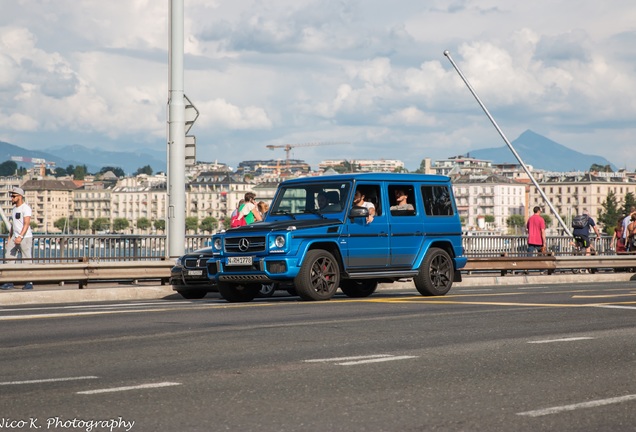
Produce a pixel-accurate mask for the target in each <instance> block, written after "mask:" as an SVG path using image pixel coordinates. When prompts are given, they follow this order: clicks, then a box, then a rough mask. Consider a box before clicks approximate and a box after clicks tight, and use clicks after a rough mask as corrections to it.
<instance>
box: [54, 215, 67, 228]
mask: <svg viewBox="0 0 636 432" xmlns="http://www.w3.org/2000/svg"><path fill="white" fill-rule="evenodd" d="M53 226H54V227H55V228H57V229H58V230H60V231H62V232H65V231H66V229H67V228H68V218H65V217H63V218H59V219H58V220H56V221H55V222H53Z"/></svg>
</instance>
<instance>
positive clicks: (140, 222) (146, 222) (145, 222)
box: [137, 217, 151, 231]
mask: <svg viewBox="0 0 636 432" xmlns="http://www.w3.org/2000/svg"><path fill="white" fill-rule="evenodd" d="M150 226H151V223H150V219H148V218H147V217H140V218H139V219H137V228H139V229H140V230H142V231H145V230H147V229H148V228H150Z"/></svg>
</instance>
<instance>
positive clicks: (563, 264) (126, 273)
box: [0, 255, 636, 288]
mask: <svg viewBox="0 0 636 432" xmlns="http://www.w3.org/2000/svg"><path fill="white" fill-rule="evenodd" d="M172 266H173V262H172V260H157V261H124V262H81V263H80V262H77V263H59V264H31V265H23V264H15V263H13V264H4V265H1V266H0V283H5V282H13V283H15V284H20V283H26V282H36V283H38V282H39V283H67V282H76V283H78V286H79V288H84V287H85V286H86V285H87V284H88V283H89V282H97V281H124V280H126V281H128V280H132V281H139V280H157V281H160V283H161V284H162V285H164V284H166V283H167V282H168V280H169V279H170V269H171V267H172ZM578 269H591V270H592V271H593V272H594V271H598V270H600V269H613V270H614V271H618V270H629V271H633V270H634V269H636V255H622V256H616V255H614V256H600V255H596V256H554V255H546V256H533V257H528V256H517V257H514V256H502V257H480V258H469V259H468V263H467V265H466V267H465V268H464V269H463V271H464V272H467V273H470V274H472V273H492V272H500V274H501V275H502V276H505V275H507V274H510V273H514V272H518V271H529V270H542V271H546V273H547V274H549V275H550V274H553V273H555V272H557V271H569V270H578Z"/></svg>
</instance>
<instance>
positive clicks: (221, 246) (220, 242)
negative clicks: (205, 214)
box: [214, 238, 223, 251]
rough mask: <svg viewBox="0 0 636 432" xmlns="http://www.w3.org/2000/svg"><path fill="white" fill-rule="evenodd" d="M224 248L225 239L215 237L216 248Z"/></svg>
mask: <svg viewBox="0 0 636 432" xmlns="http://www.w3.org/2000/svg"><path fill="white" fill-rule="evenodd" d="M222 248H223V241H222V240H221V239H220V238H215V239H214V249H215V250H218V251H220V250H221V249H222Z"/></svg>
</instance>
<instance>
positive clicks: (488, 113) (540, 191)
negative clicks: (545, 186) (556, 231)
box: [444, 51, 572, 237]
mask: <svg viewBox="0 0 636 432" xmlns="http://www.w3.org/2000/svg"><path fill="white" fill-rule="evenodd" d="M444 55H445V56H446V57H447V58H448V60H449V61H450V62H451V64H452V65H453V67H454V68H455V70H456V71H457V73H458V74H459V76H460V77H461V79H462V80H463V81H464V83H465V84H466V87H468V90H470V92H471V93H472V94H473V96H474V97H475V99H476V100H477V103H478V104H479V106H481V109H482V110H484V112H485V113H486V115H487V116H488V118H489V119H490V122H491V123H492V124H493V126H494V127H495V129H497V132H499V135H501V138H503V140H504V141H505V142H506V145H507V146H508V148H509V149H510V151H511V152H512V154H513V155H514V156H515V158H517V160H518V161H519V164H520V165H521V167H522V168H523V170H524V171H525V172H526V174H528V177H529V178H530V181H532V184H533V185H534V186H535V187H536V188H537V190H538V191H539V193H540V194H541V196H542V197H543V199H544V200H545V202H546V204H548V207H550V210H552V213H553V214H554V216H555V217H556V218H557V220H558V221H559V224H560V225H561V227H563V230H564V231H565V232H566V233H567V235H568V236H569V237H572V233H571V232H570V230H569V229H568V227H567V225H566V224H565V223H564V222H563V220H562V219H561V216H559V214H558V213H557V211H556V210H555V209H554V207H553V206H552V203H551V202H550V200H549V199H548V197H547V196H546V194H545V193H544V192H543V190H542V189H541V186H539V183H537V181H536V180H535V179H534V177H533V176H532V173H531V172H530V170H529V169H528V167H527V166H526V164H524V163H523V161H522V160H521V156H519V153H517V151H516V150H515V148H514V147H513V146H512V144H511V143H510V141H508V138H506V135H505V134H504V133H503V131H502V130H501V128H499V125H498V124H497V122H496V121H495V119H494V118H493V116H491V115H490V112H489V111H488V109H487V108H486V106H485V105H484V104H483V102H482V101H481V99H479V96H477V93H476V92H475V90H474V89H473V86H471V85H470V83H469V82H468V80H467V79H466V77H465V76H464V74H463V73H462V71H461V70H459V67H458V66H457V65H456V64H455V62H454V61H453V58H452V57H451V55H450V52H448V51H444Z"/></svg>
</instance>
